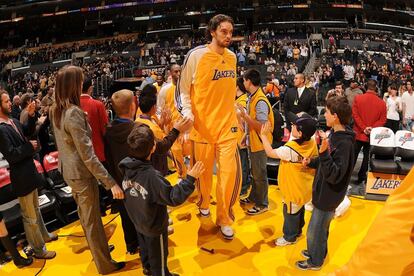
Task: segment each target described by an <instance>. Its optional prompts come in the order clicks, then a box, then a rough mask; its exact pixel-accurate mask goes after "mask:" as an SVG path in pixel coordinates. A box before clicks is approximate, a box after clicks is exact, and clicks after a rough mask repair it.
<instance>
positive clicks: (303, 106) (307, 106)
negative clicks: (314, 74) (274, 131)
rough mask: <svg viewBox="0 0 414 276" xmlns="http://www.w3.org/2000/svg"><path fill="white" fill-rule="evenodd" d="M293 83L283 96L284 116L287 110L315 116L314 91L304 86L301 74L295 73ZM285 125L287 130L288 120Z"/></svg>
mask: <svg viewBox="0 0 414 276" xmlns="http://www.w3.org/2000/svg"><path fill="white" fill-rule="evenodd" d="M293 83H294V86H295V87H294V88H289V89H288V91H287V92H286V95H285V98H284V103H283V105H284V111H285V114H286V115H285V116H287V114H288V113H289V112H293V113H294V114H298V113H300V112H306V113H308V114H309V115H311V116H312V117H316V116H317V115H318V110H317V108H316V96H315V92H313V91H312V90H310V89H308V88H306V87H305V76H304V75H303V74H296V75H295V79H294V81H293ZM287 127H288V128H289V130H290V129H291V126H290V122H289V121H288V120H287Z"/></svg>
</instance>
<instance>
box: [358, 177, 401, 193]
mask: <svg viewBox="0 0 414 276" xmlns="http://www.w3.org/2000/svg"><path fill="white" fill-rule="evenodd" d="M404 178H405V175H399V174H386V173H375V172H374V173H373V172H369V173H368V179H367V186H366V192H367V194H379V195H390V194H392V193H393V192H394V190H395V189H397V188H398V187H399V186H400V184H401V181H403V180H404Z"/></svg>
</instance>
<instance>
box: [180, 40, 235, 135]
mask: <svg viewBox="0 0 414 276" xmlns="http://www.w3.org/2000/svg"><path fill="white" fill-rule="evenodd" d="M236 61H237V58H236V55H235V54H234V53H233V52H231V51H230V50H228V49H225V51H224V53H223V54H218V53H216V52H214V51H212V50H211V49H210V48H209V46H208V45H202V46H199V47H196V48H194V49H192V50H190V51H189V52H188V54H187V57H186V59H185V60H184V64H183V67H182V72H181V76H180V79H179V81H178V84H177V89H176V93H175V101H176V104H177V109H178V111H179V112H180V113H181V114H182V115H183V116H184V117H189V118H191V119H193V120H194V128H193V130H192V131H191V133H190V139H191V140H193V141H196V142H207V143H220V141H226V140H229V139H237V132H238V127H237V125H238V123H237V118H236V110H235V108H234V104H235V98H236V77H237V76H236Z"/></svg>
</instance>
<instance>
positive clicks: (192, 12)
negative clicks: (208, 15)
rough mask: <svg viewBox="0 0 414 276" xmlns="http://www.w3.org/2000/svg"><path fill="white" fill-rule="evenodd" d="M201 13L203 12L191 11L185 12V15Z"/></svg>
mask: <svg viewBox="0 0 414 276" xmlns="http://www.w3.org/2000/svg"><path fill="white" fill-rule="evenodd" d="M199 14H201V12H199V11H190V12H186V13H185V15H187V16H192V15H199Z"/></svg>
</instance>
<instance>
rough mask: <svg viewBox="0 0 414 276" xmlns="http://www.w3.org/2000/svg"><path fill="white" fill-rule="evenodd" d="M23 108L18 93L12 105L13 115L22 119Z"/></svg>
mask: <svg viewBox="0 0 414 276" xmlns="http://www.w3.org/2000/svg"><path fill="white" fill-rule="evenodd" d="M21 112H22V109H21V107H20V97H19V96H18V95H16V96H14V97H13V106H12V114H11V115H12V117H13V118H14V119H16V120H19V121H20V113H21Z"/></svg>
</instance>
